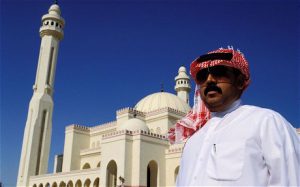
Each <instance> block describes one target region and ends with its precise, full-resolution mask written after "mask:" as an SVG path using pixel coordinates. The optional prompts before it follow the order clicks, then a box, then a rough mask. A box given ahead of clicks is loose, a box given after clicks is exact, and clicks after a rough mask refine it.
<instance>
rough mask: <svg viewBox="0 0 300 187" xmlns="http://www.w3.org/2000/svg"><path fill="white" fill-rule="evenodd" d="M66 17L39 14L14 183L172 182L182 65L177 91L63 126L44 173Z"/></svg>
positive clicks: (44, 186)
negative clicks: (59, 149) (110, 116)
mask: <svg viewBox="0 0 300 187" xmlns="http://www.w3.org/2000/svg"><path fill="white" fill-rule="evenodd" d="M64 23H65V22H64V19H63V18H62V17H61V11H60V7H59V6H58V5H57V4H53V5H52V6H51V7H50V8H49V12H48V14H45V15H44V16H43V17H42V25H41V27H40V37H41V48H40V54H39V60H38V67H37V73H36V80H35V84H34V86H33V96H32V98H31V101H30V103H29V109H28V116H27V121H26V126H25V130H24V137H23V144H22V152H21V158H20V164H19V173H18V178H17V186H30V187H50V186H51V187H82V186H84V187H90V186H91V187H99V186H108V187H111V186H113V187H114V186H126V187H130V186H131V187H146V186H150V187H154V186H174V184H175V180H176V177H177V174H178V171H179V161H180V156H181V153H182V149H183V144H174V145H170V144H169V142H168V140H167V139H166V136H165V135H166V133H167V132H168V129H169V128H170V127H171V126H173V124H175V122H176V121H177V120H178V119H180V118H182V117H183V116H185V114H186V113H187V112H188V111H189V110H190V109H191V108H190V106H189V92H190V90H191V86H190V78H189V76H188V75H187V72H186V69H185V68H184V67H180V68H179V71H178V75H177V76H176V77H175V90H176V92H177V95H174V94H172V93H167V92H158V93H153V94H150V95H148V96H146V97H144V98H143V99H142V100H140V101H139V102H138V103H137V104H136V105H135V107H134V108H124V109H120V110H118V111H117V112H116V120H115V121H112V122H109V123H105V124H101V125H98V126H94V127H86V126H80V125H76V124H73V125H69V126H67V127H66V128H65V142H64V151H63V154H62V155H56V156H55V163H54V171H53V173H47V172H48V160H49V150H50V142H51V130H52V112H53V102H54V101H53V88H54V77H55V69H56V63H57V54H58V48H59V42H60V41H61V40H62V39H63V36H64V33H63V28H64ZM297 130H298V133H299V134H300V132H299V131H300V130H299V129H297Z"/></svg>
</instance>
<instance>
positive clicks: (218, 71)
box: [196, 66, 238, 85]
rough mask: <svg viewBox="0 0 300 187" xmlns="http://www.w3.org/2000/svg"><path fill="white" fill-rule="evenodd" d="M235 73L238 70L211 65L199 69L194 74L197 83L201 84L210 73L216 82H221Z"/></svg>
mask: <svg viewBox="0 0 300 187" xmlns="http://www.w3.org/2000/svg"><path fill="white" fill-rule="evenodd" d="M236 73H238V72H235V70H234V69H233V68H229V67H226V66H213V67H209V68H205V69H202V70H200V71H199V72H198V73H197V75H196V79H197V83H198V84H200V85H201V84H203V83H204V82H205V81H206V80H207V77H208V75H209V74H211V75H212V76H213V77H214V78H215V79H217V81H218V82H222V81H226V80H228V78H230V77H231V76H232V75H235V74H236ZM223 79H224V80H223ZM225 79H226V80H225Z"/></svg>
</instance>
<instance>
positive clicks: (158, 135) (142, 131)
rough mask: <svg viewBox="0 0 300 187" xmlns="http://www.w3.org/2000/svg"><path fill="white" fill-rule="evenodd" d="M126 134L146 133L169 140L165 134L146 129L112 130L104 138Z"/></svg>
mask: <svg viewBox="0 0 300 187" xmlns="http://www.w3.org/2000/svg"><path fill="white" fill-rule="evenodd" d="M124 134H126V135H130V136H135V135H144V136H148V137H152V138H156V139H161V140H167V137H166V136H165V135H161V134H156V133H152V132H149V131H144V130H135V131H130V130H119V131H115V132H111V133H108V134H105V135H103V136H102V139H108V138H112V137H116V136H119V135H124Z"/></svg>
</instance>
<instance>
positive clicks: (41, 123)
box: [17, 1, 65, 186]
mask: <svg viewBox="0 0 300 187" xmlns="http://www.w3.org/2000/svg"><path fill="white" fill-rule="evenodd" d="M60 14H61V12H60V8H59V6H58V5H57V1H56V3H55V4H53V5H51V7H50V8H49V11H48V14H46V15H44V16H43V17H42V25H41V27H40V37H41V47H40V54H39V60H38V67H37V72H36V79H35V84H34V86H33V96H32V98H31V100H30V103H29V109H28V116H27V121H26V125H25V130H24V137H23V145H22V152H21V158H20V163H19V174H18V179H17V186H29V182H30V181H29V179H30V176H35V175H41V174H46V173H47V171H48V158H49V151H50V142H51V131H52V112H53V97H52V96H53V89H54V78H55V70H56V62H57V54H58V47H59V42H60V40H62V38H63V28H64V24H65V21H64V19H63V18H62V17H61V16H60Z"/></svg>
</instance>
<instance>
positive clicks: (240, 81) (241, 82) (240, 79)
mask: <svg viewBox="0 0 300 187" xmlns="http://www.w3.org/2000/svg"><path fill="white" fill-rule="evenodd" d="M245 83H246V81H245V77H244V75H243V74H239V75H237V76H236V81H235V85H236V87H237V89H239V90H244V89H245V88H246V84H245Z"/></svg>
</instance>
